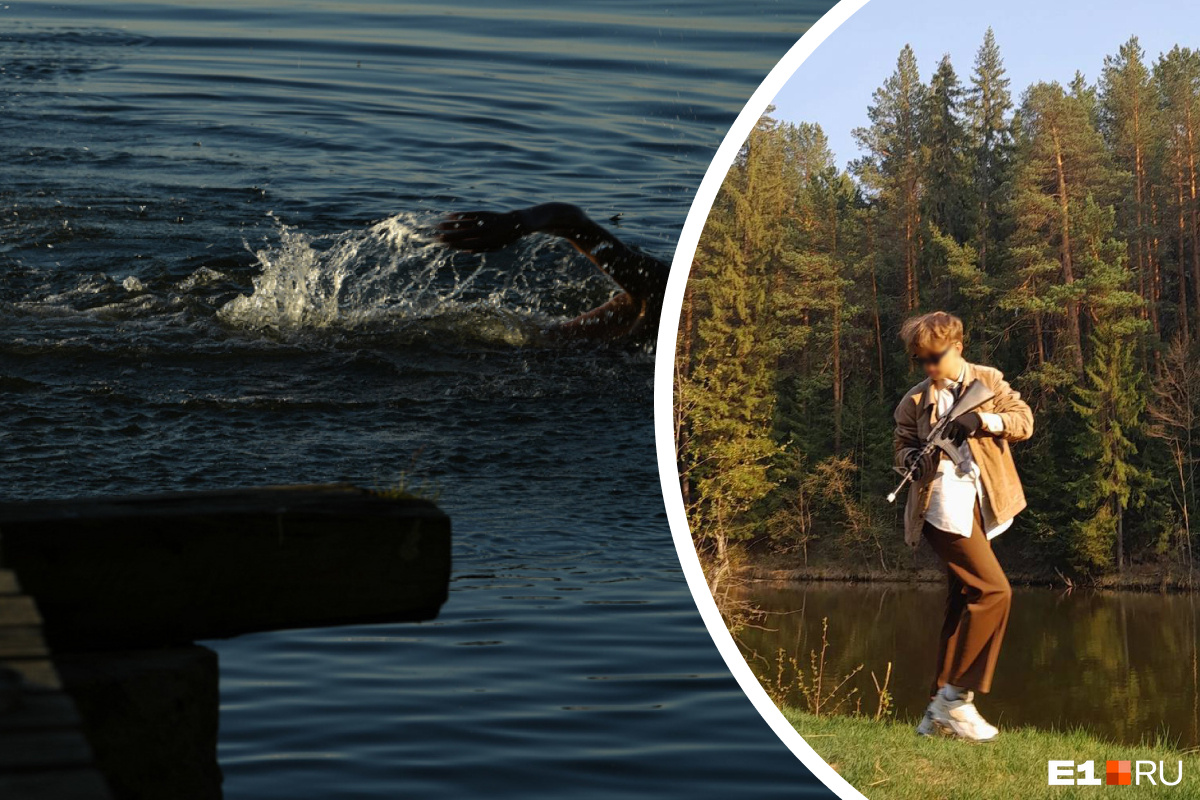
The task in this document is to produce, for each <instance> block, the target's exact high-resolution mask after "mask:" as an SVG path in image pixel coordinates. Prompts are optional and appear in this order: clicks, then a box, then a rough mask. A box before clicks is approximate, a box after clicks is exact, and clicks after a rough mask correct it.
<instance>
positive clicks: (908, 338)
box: [900, 311, 963, 353]
mask: <svg viewBox="0 0 1200 800" xmlns="http://www.w3.org/2000/svg"><path fill="white" fill-rule="evenodd" d="M900 338H901V339H903V340H904V348H905V349H906V350H907V351H908V352H909V353H915V352H917V351H918V350H926V351H931V352H938V351H939V350H944V349H945V348H946V347H949V346H950V345H951V344H953V343H955V342H959V341H962V338H963V324H962V320H961V319H959V318H958V317H956V316H954V315H953V314H948V313H946V312H945V311H930V312H929V313H928V314H921V315H920V316H916V317H909V318H908V319H906V320H904V324H903V325H901V326H900Z"/></svg>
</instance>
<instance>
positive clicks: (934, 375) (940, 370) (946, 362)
mask: <svg viewBox="0 0 1200 800" xmlns="http://www.w3.org/2000/svg"><path fill="white" fill-rule="evenodd" d="M962 349H963V343H962V342H961V341H958V342H951V343H950V344H940V345H937V346H936V347H935V348H933V349H926V348H917V351H916V352H915V353H913V359H914V360H915V361H916V362H917V364H918V365H920V367H921V368H922V369H924V370H925V374H926V375H928V376H929V378H930V379H931V380H935V381H936V380H947V379H948V380H954V379H955V378H957V377H958V373H959V371H960V370H961V369H962Z"/></svg>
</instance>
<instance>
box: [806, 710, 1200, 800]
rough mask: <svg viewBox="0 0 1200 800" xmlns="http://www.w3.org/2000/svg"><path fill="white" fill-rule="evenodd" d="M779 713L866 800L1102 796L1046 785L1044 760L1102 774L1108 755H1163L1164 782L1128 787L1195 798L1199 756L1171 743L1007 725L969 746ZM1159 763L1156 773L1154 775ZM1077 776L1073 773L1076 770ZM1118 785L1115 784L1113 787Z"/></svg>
mask: <svg viewBox="0 0 1200 800" xmlns="http://www.w3.org/2000/svg"><path fill="white" fill-rule="evenodd" d="M783 713H784V716H786V717H787V719H788V720H789V721H790V722H791V723H792V725H793V726H794V727H795V728H796V730H797V731H799V733H800V735H801V736H803V737H804V739H805V741H807V742H808V744H809V745H810V746H811V747H812V748H813V749H814V750H816V751H817V753H819V754H820V755H821V757H822V758H824V759H825V761H826V762H827V763H829V764H830V766H832V767H833V768H834V769H835V770H837V772H838V774H840V775H841V776H842V777H844V778H845V779H846V780H848V781H849V782H850V783H851V784H852V785H853V786H854V787H855V788H856V789H858V790H859V791H860V792H862V793H863V794H864V795H866V796H867V797H868V798H870V800H889V799H890V798H895V799H896V800H908V798H920V800H941V798H946V800H951V799H953V800H960V799H961V800H993V798H994V800H1012V798H1021V800H1029V798H1043V797H1045V798H1064V797H1091V796H1093V794H1094V795H1096V796H1097V797H1102V796H1103V790H1104V789H1108V788H1110V787H1108V786H1106V785H1100V786H1050V785H1048V782H1047V775H1048V773H1047V764H1046V762H1047V760H1049V759H1056V760H1057V759H1070V760H1073V761H1075V762H1076V763H1080V762H1083V761H1087V760H1089V759H1092V760H1094V761H1095V775H1096V776H1097V777H1098V778H1100V779H1101V781H1102V782H1103V780H1104V769H1105V761H1106V760H1107V759H1114V760H1116V759H1120V760H1129V761H1136V760H1139V759H1140V760H1145V761H1154V762H1155V763H1156V765H1157V762H1159V761H1162V762H1163V767H1164V768H1165V770H1166V775H1167V778H1168V780H1175V778H1176V776H1177V775H1178V769H1179V763H1178V762H1179V761H1180V760H1181V759H1182V761H1183V780H1182V781H1181V782H1180V783H1179V784H1178V785H1176V786H1163V785H1162V784H1161V782H1160V781H1158V779H1157V777H1155V783H1156V784H1157V785H1151V784H1150V783H1149V782H1148V781H1147V780H1146V779H1145V778H1142V780H1141V783H1140V785H1139V786H1137V787H1132V786H1131V787H1129V790H1130V791H1132V792H1133V793H1134V794H1136V796H1137V797H1139V798H1153V797H1171V798H1177V800H1178V798H1185V797H1187V798H1190V797H1198V796H1200V754H1197V753H1196V752H1195V751H1183V750H1180V749H1177V748H1174V747H1172V746H1171V745H1170V743H1169V742H1163V741H1157V742H1156V741H1154V740H1153V738H1148V739H1147V740H1144V742H1143V744H1142V745H1141V746H1132V745H1125V744H1115V743H1112V742H1109V741H1106V740H1104V739H1100V738H1097V737H1095V736H1092V735H1090V734H1088V733H1085V732H1083V731H1079V730H1076V731H1065V732H1063V731H1045V730H1039V729H1035V728H1005V727H1003V726H1001V732H1000V736H999V738H997V740H996V741H994V742H987V743H980V744H973V743H968V742H964V741H959V740H956V739H953V738H950V737H948V736H936V737H923V736H917V735H916V733H915V727H916V723H917V721H916V720H915V719H913V720H911V721H909V720H888V721H883V722H874V721H872V720H870V719H869V718H864V717H845V716H832V717H826V716H822V717H815V716H813V715H812V714H809V713H807V712H804V711H800V710H798V709H794V708H784V709H783ZM1157 774H1158V773H1157V767H1156V772H1155V775H1156V776H1157ZM1077 776H1078V774H1077ZM1111 788H1116V787H1111Z"/></svg>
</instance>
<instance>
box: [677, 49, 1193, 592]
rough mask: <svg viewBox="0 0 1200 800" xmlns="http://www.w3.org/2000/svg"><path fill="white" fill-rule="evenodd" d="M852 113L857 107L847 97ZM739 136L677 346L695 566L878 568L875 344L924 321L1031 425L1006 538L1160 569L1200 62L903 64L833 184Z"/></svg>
mask: <svg viewBox="0 0 1200 800" xmlns="http://www.w3.org/2000/svg"><path fill="white" fill-rule="evenodd" d="M864 100H866V98H864ZM774 111H775V109H774V107H773V106H772V107H769V108H768V109H767V112H766V114H765V115H764V116H763V117H762V118H761V119H760V120H758V123H757V125H756V126H755V127H754V129H753V130H752V132H751V133H750V135H749V137H748V138H747V140H746V141H745V142H744V143H743V146H742V147H741V150H740V152H739V153H738V155H737V157H736V159H735V161H734V163H733V165H732V167H731V169H730V171H729V173H728V174H727V176H726V177H725V180H724V182H723V184H722V187H721V190H720V192H719V194H718V196H717V198H716V201H715V203H714V205H713V208H712V212H711V214H710V216H709V218H708V220H707V222H706V225H705V228H704V231H703V234H702V236H701V239H700V243H699V247H698V249H697V251H696V256H695V260H694V263H693V265H692V271H691V274H690V278H689V281H688V285H687V289H686V293H685V297H684V304H683V313H682V316H681V319H680V331H679V339H678V346H677V351H676V369H675V389H676V393H675V430H676V443H677V456H678V465H679V473H680V482H681V487H682V490H683V496H684V501H685V505H686V508H687V512H688V518H689V522H690V524H691V528H692V533H693V536H694V538H695V540H696V543H697V545H698V547H700V548H701V549H702V550H703V551H706V552H710V553H712V554H714V555H716V556H717V557H719V558H727V557H728V554H729V551H730V549H731V548H733V547H738V546H741V545H745V544H752V545H753V546H755V547H757V548H759V549H763V548H767V549H771V550H774V551H777V552H784V553H794V554H801V555H803V557H804V558H805V559H807V557H808V554H809V550H810V548H811V547H812V546H814V545H819V546H821V547H823V548H825V549H826V551H827V552H831V553H834V554H836V555H837V557H839V558H841V559H843V560H844V561H846V562H848V563H849V562H854V563H858V564H871V565H874V566H877V567H881V568H883V569H888V568H890V566H891V565H892V564H893V563H894V562H895V561H896V560H897V559H898V558H899V557H900V554H901V553H902V552H903V546H902V544H901V542H902V537H901V534H900V532H899V531H900V527H901V524H902V523H901V519H900V509H899V508H898V507H897V506H901V505H902V501H901V502H899V503H897V506H892V505H889V504H888V503H887V502H886V500H885V499H884V497H885V495H886V494H887V492H888V491H889V490H890V489H891V488H892V487H893V486H894V485H895V482H896V475H895V473H894V472H892V470H891V463H892V458H891V441H892V440H891V436H892V424H893V423H892V410H893V409H894V408H895V406H896V403H897V402H898V401H899V398H900V397H901V395H902V393H903V392H904V391H905V390H907V389H908V388H910V387H911V386H913V385H914V384H915V383H917V382H918V381H919V380H920V379H921V378H922V377H923V375H922V374H921V373H920V372H919V371H918V370H917V369H916V368H915V366H914V365H913V363H912V362H911V360H910V359H909V357H908V356H907V355H906V354H905V352H904V350H903V347H902V346H901V343H900V341H899V340H898V338H897V331H898V330H899V326H900V324H901V322H902V321H903V320H904V319H905V318H907V317H909V316H911V315H913V314H916V313H921V312H925V311H930V310H934V309H943V310H946V311H950V312H951V313H954V314H957V315H958V316H959V317H961V318H962V319H963V322H964V324H965V327H966V337H965V341H966V351H965V354H966V356H967V358H968V359H969V360H971V361H974V362H978V363H985V364H989V365H992V366H994V367H997V368H999V369H1000V370H1002V371H1003V372H1004V374H1005V377H1006V378H1007V379H1008V380H1009V381H1010V382H1011V383H1012V384H1013V386H1014V388H1016V389H1018V390H1019V391H1020V392H1021V394H1022V396H1023V397H1024V398H1025V399H1026V400H1027V401H1028V402H1029V404H1030V406H1031V407H1032V408H1033V410H1034V414H1035V418H1036V421H1037V426H1036V431H1035V434H1034V437H1033V438H1032V439H1030V440H1029V441H1027V442H1022V443H1020V444H1018V445H1016V446H1015V448H1014V455H1015V457H1016V460H1017V467H1018V470H1019V472H1020V474H1021V477H1022V481H1023V483H1024V485H1025V489H1026V495H1027V497H1028V501H1029V506H1028V508H1027V509H1026V511H1024V512H1022V514H1021V515H1019V517H1018V520H1017V523H1016V525H1015V526H1014V528H1013V532H1012V533H1009V534H1006V535H1007V536H1009V537H1014V536H1016V537H1020V539H1021V540H1022V542H1023V544H1022V545H1021V546H1022V548H1023V549H1024V551H1025V553H1026V554H1027V555H1028V556H1030V557H1031V558H1035V559H1037V560H1038V561H1039V562H1041V563H1044V564H1048V565H1050V566H1053V567H1054V568H1056V569H1060V570H1062V571H1064V572H1070V573H1074V574H1092V575H1095V574H1102V573H1106V572H1112V571H1119V570H1122V569H1124V568H1126V567H1127V566H1128V565H1130V564H1132V563H1134V562H1155V563H1165V562H1171V563H1178V564H1185V565H1186V567H1187V569H1188V570H1189V571H1190V567H1191V545H1192V535H1191V532H1190V515H1191V513H1192V511H1193V510H1194V509H1195V503H1196V481H1195V466H1196V461H1197V455H1198V453H1197V447H1198V446H1200V435H1198V434H1200V431H1198V430H1197V428H1198V424H1200V366H1198V364H1200V360H1198V356H1200V352H1198V348H1197V344H1196V340H1197V336H1198V334H1197V329H1198V328H1200V319H1198V318H1197V317H1198V316H1200V220H1198V219H1197V216H1198V211H1200V201H1198V199H1197V168H1198V165H1197V161H1198V156H1200V51H1196V50H1192V49H1189V48H1185V47H1180V46H1176V47H1174V48H1173V49H1172V50H1170V51H1169V52H1165V53H1161V54H1159V55H1158V56H1157V57H1155V58H1153V59H1151V58H1150V57H1148V56H1147V54H1146V53H1145V52H1144V51H1143V49H1142V47H1141V46H1140V45H1139V43H1138V39H1137V38H1136V37H1131V38H1130V39H1129V40H1128V41H1126V42H1125V43H1124V44H1122V45H1121V46H1120V47H1119V48H1117V50H1116V52H1114V53H1112V54H1111V55H1109V56H1107V57H1106V58H1105V59H1104V63H1103V67H1102V69H1101V71H1100V73H1099V74H1098V76H1096V78H1095V79H1094V80H1089V79H1088V78H1086V77H1085V76H1084V74H1083V73H1081V72H1077V73H1076V74H1075V77H1074V79H1073V80H1072V81H1071V82H1070V84H1069V85H1065V86H1064V85H1061V84H1059V83H1057V82H1054V81H1047V82H1037V83H1034V84H1032V85H1030V86H1027V87H1025V88H1024V89H1023V90H1022V91H1020V92H1019V94H1018V93H1017V90H1016V89H1015V88H1014V87H1011V86H1010V81H1009V79H1008V77H1007V76H1006V71H1005V67H1004V61H1003V58H1002V56H1001V51H1000V48H999V46H998V45H997V43H996V41H995V38H994V36H993V33H992V31H991V30H990V29H989V30H988V31H987V33H986V35H985V36H984V38H983V42H982V44H981V45H980V47H979V49H978V52H977V54H976V56H975V59H974V63H973V64H972V65H971V68H970V71H969V74H968V75H966V77H965V78H964V77H960V76H959V73H958V71H957V70H956V69H955V66H954V65H953V64H952V63H951V61H950V59H949V57H948V56H947V57H943V58H942V59H941V60H940V61H939V62H938V63H937V64H936V66H935V68H934V69H933V71H932V73H931V77H930V79H929V80H928V81H925V80H923V79H922V77H921V72H920V70H919V69H918V63H917V56H916V54H915V53H914V52H913V50H912V48H911V47H908V46H906V47H905V48H904V49H903V50H902V51H901V52H900V53H899V56H898V58H897V60H896V67H895V71H894V72H893V73H892V74H891V75H889V76H886V78H885V79H884V80H883V83H882V84H881V85H880V86H879V88H878V89H877V90H875V92H874V94H873V95H872V97H871V98H869V100H868V101H867V108H866V122H865V124H864V125H863V126H862V127H860V128H857V129H855V130H854V131H853V137H854V140H855V142H856V143H857V145H858V147H859V149H860V153H861V155H860V156H859V157H857V158H856V159H855V160H853V161H851V162H850V163H849V165H848V167H847V168H846V169H841V168H839V166H838V165H837V162H836V161H835V155H834V153H832V152H831V150H830V147H829V143H828V140H827V138H826V135H825V132H824V131H823V130H822V128H821V126H820V124H818V123H817V122H798V123H794V122H785V121H781V120H778V119H775V118H774V117H773V116H772V114H773V112H774Z"/></svg>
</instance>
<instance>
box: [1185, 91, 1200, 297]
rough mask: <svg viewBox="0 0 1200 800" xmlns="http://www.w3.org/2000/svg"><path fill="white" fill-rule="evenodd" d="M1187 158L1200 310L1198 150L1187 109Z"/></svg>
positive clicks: (1195, 288)
mask: <svg viewBox="0 0 1200 800" xmlns="http://www.w3.org/2000/svg"><path fill="white" fill-rule="evenodd" d="M1185 130H1186V131H1187V157H1188V184H1189V187H1190V192H1191V203H1190V204H1189V209H1190V216H1191V227H1192V291H1193V292H1194V293H1195V295H1196V308H1200V236H1198V235H1197V230H1196V149H1195V146H1194V145H1193V143H1192V109H1191V106H1190V104H1189V105H1188V108H1187V125H1186V128H1185Z"/></svg>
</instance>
